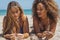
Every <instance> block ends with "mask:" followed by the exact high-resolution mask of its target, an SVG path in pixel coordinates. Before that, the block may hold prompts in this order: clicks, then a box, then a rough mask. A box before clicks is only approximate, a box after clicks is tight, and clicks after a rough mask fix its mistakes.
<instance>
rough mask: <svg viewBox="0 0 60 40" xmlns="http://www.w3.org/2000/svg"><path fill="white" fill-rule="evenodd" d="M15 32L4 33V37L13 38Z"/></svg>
mask: <svg viewBox="0 0 60 40" xmlns="http://www.w3.org/2000/svg"><path fill="white" fill-rule="evenodd" d="M15 36H16V34H6V35H4V37H5V38H14V37H15Z"/></svg>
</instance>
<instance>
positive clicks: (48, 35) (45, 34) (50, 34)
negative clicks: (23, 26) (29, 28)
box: [43, 31, 54, 39]
mask: <svg viewBox="0 0 60 40" xmlns="http://www.w3.org/2000/svg"><path fill="white" fill-rule="evenodd" d="M53 35H54V34H53V33H52V32H50V31H45V32H43V37H47V38H48V39H50V38H52V37H53Z"/></svg>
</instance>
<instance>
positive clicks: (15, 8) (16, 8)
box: [11, 6, 19, 12]
mask: <svg viewBox="0 0 60 40" xmlns="http://www.w3.org/2000/svg"><path fill="white" fill-rule="evenodd" d="M17 10H19V8H18V7H17V6H13V7H11V11H13V12H15V11H17Z"/></svg>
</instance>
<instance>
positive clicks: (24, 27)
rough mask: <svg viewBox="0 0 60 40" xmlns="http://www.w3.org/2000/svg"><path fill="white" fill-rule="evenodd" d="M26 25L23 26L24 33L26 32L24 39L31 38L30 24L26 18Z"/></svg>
mask: <svg viewBox="0 0 60 40" xmlns="http://www.w3.org/2000/svg"><path fill="white" fill-rule="evenodd" d="M23 19H24V24H23V32H24V38H27V37H28V36H29V23H28V18H27V17H26V16H24V18H23Z"/></svg>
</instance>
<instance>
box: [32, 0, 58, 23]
mask: <svg viewBox="0 0 60 40" xmlns="http://www.w3.org/2000/svg"><path fill="white" fill-rule="evenodd" d="M38 3H42V4H43V5H44V7H45V9H46V10H47V17H49V19H52V20H53V21H55V22H57V20H56V19H57V17H58V8H57V5H56V3H55V1H54V0H35V1H34V3H33V7H32V12H33V16H35V17H37V18H38V15H37V12H36V11H37V4H38Z"/></svg>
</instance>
